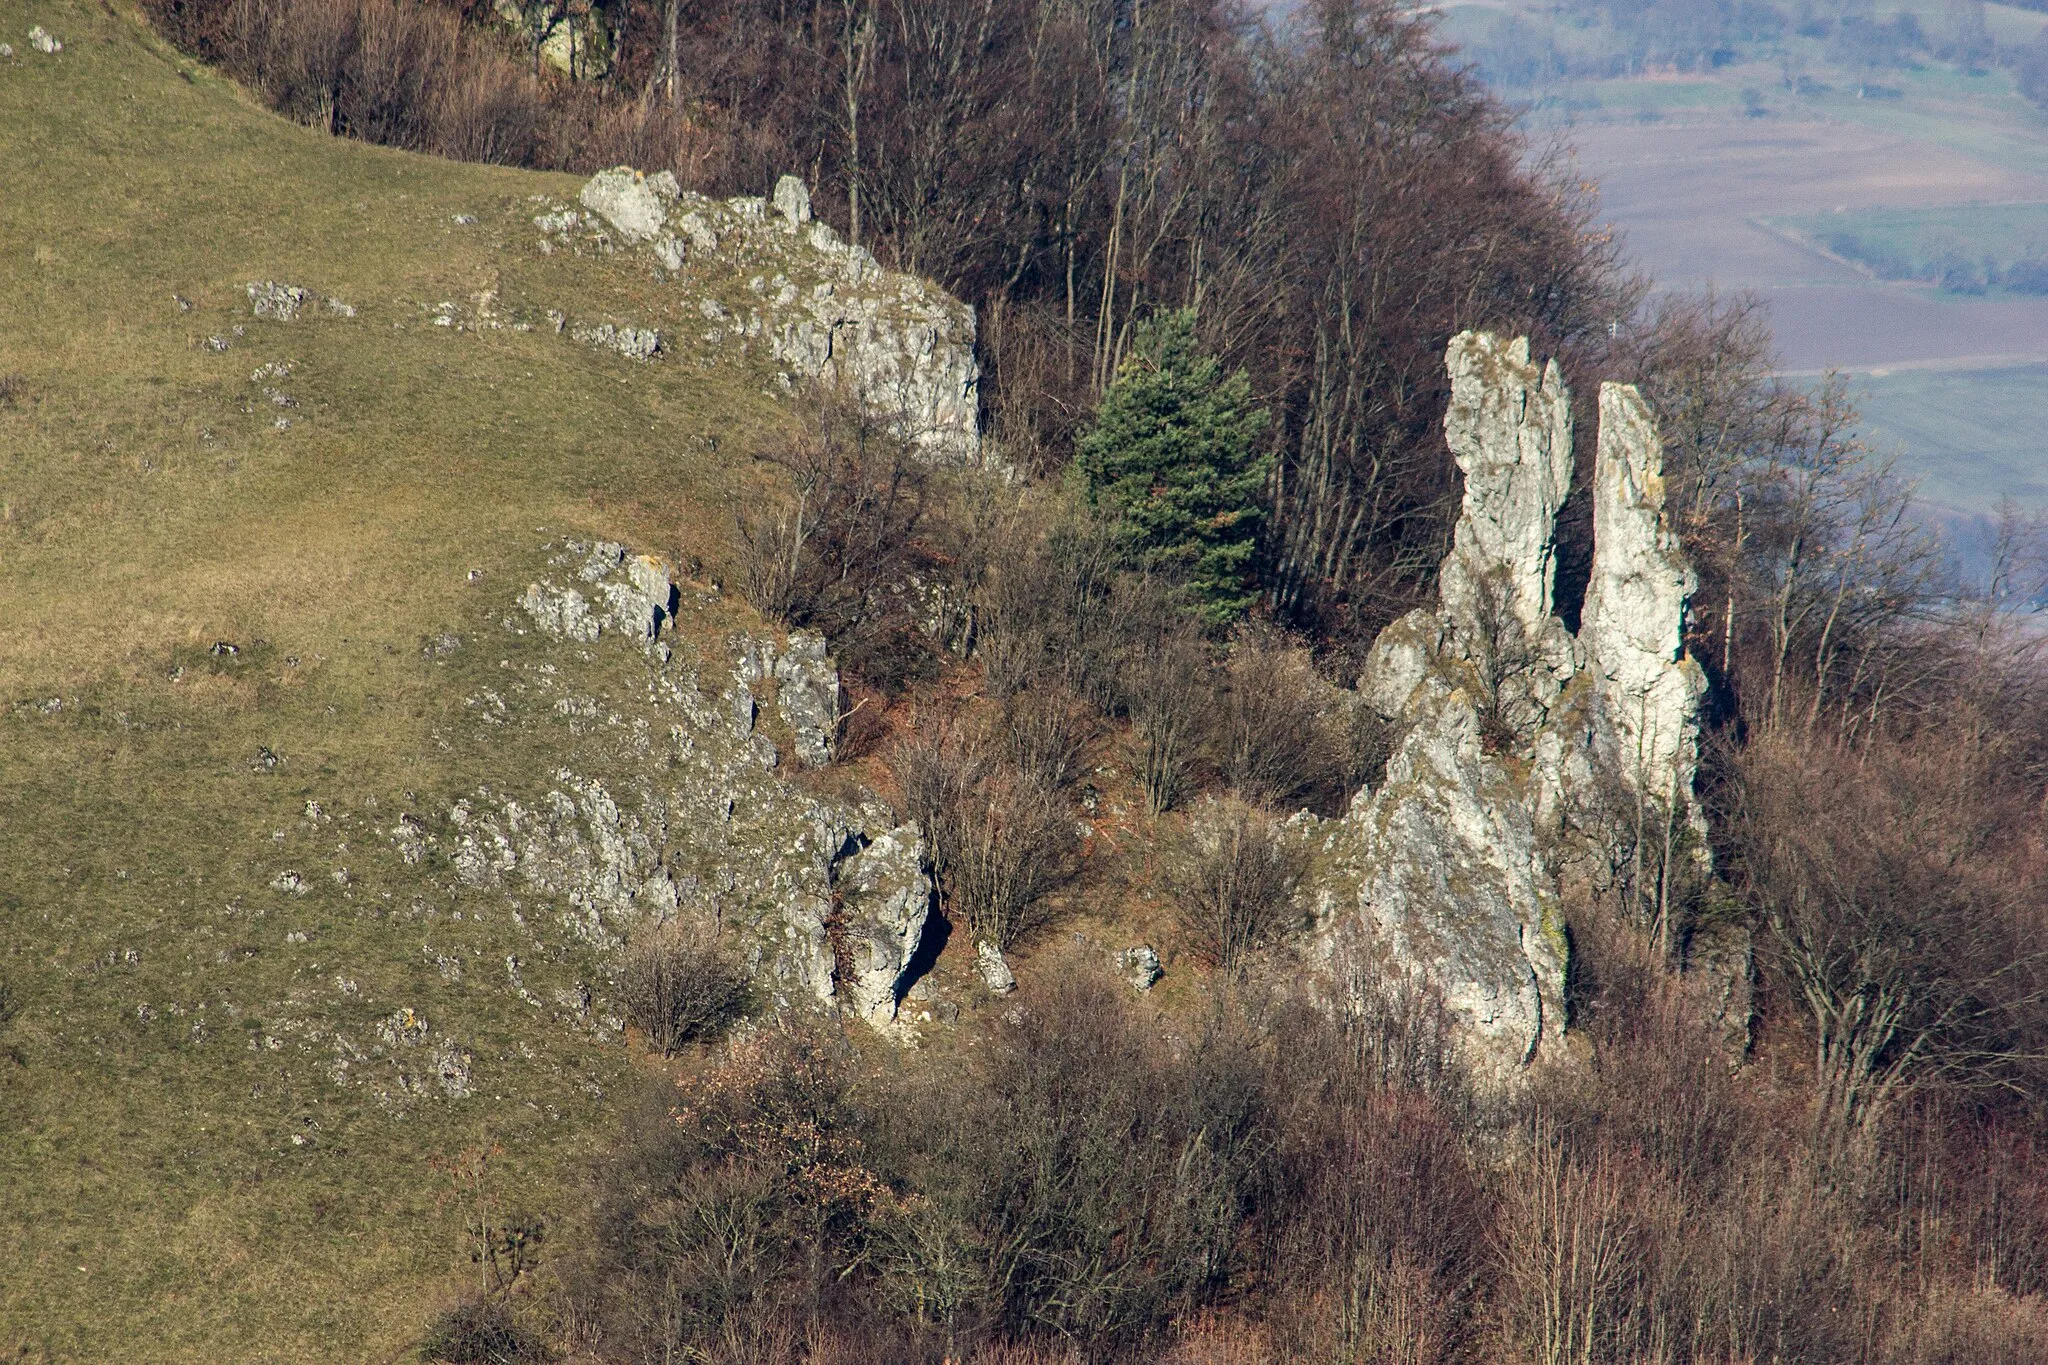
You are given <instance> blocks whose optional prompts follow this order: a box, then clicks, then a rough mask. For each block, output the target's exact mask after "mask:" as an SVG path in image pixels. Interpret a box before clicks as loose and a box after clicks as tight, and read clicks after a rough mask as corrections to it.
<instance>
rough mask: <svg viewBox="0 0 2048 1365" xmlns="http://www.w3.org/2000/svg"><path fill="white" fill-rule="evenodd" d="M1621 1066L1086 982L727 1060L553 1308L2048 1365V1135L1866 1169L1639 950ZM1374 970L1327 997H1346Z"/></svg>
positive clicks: (641, 1133)
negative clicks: (912, 1028) (900, 1036)
mask: <svg viewBox="0 0 2048 1365" xmlns="http://www.w3.org/2000/svg"><path fill="white" fill-rule="evenodd" d="M1596 951H1598V952H1599V953H1600V954H1601V957H1602V961H1601V967H1602V970H1603V971H1604V972H1605V974H1606V978H1607V982H1608V985H1607V987H1606V989H1605V990H1604V991H1603V993H1602V996H1601V999H1600V1010H1599V1012H1598V1019H1599V1022H1598V1024H1597V1025H1596V1026H1595V1027H1597V1029H1598V1032H1599V1043H1600V1047H1599V1051H1598V1055H1597V1060H1596V1061H1595V1062H1593V1063H1592V1064H1590V1065H1587V1066H1584V1067H1580V1068H1577V1069H1575V1070H1572V1071H1569V1072H1565V1073H1561V1074H1559V1075H1557V1076H1554V1077H1551V1078H1549V1079H1547V1080H1546V1081H1544V1082H1543V1083H1541V1084H1540V1085H1538V1086H1537V1087H1536V1088H1535V1090H1534V1091H1533V1092H1532V1093H1530V1094H1529V1095H1527V1096H1525V1097H1522V1098H1519V1099H1516V1100H1513V1101H1504V1100H1500V1099H1498V1098H1496V1099H1485V1098H1483V1097H1481V1096H1480V1095H1478V1094H1476V1093H1475V1091H1474V1090H1473V1088H1472V1087H1471V1085H1470V1084H1469V1082H1468V1081H1467V1079H1466V1078H1465V1077H1464V1076H1463V1075H1462V1073H1461V1072H1460V1071H1459V1069H1458V1067H1457V1064H1456V1059H1455V1056H1454V1054H1453V1053H1452V1051H1451V1050H1450V1048H1449V1047H1448V1043H1447V1039H1448V1035H1447V1032H1446V1030H1445V1028H1444V1027H1443V1021H1442V1015H1441V1010H1440V1006H1439V1005H1438V1004H1437V1002H1435V1001H1434V1000H1433V999H1432V998H1431V997H1429V996H1428V995H1427V994H1426V993H1424V992H1420V991H1416V990H1413V989H1407V990H1385V989H1383V990H1380V991H1378V992H1377V993H1374V992H1372V991H1368V992H1366V995H1365V997H1364V999H1365V1001H1366V1003H1365V1004H1364V1006H1363V1007H1362V1008H1360V1009H1359V1010H1358V1011H1356V1012H1353V1013H1349V1014H1332V1013H1330V1012H1328V1011H1327V1010H1325V1009H1322V1008H1320V1007H1317V1006H1315V1005H1313V1004H1311V1003H1310V1002H1309V1000H1308V998H1307V992H1301V991H1296V990H1293V989H1280V988H1277V987H1274V986H1271V985H1267V984H1261V983H1258V982H1253V983H1252V984H1250V985H1249V986H1247V987H1246V988H1245V989H1243V990H1241V991H1240V992H1238V993H1235V994H1232V995H1229V996H1226V997H1219V998H1218V999H1217V1000H1216V1001H1215V1002H1213V1005H1212V1007H1210V1008H1208V1009H1207V1010H1206V1011H1205V1012H1202V1013H1199V1014H1198V1015H1197V1017H1195V1018H1193V1019H1180V1020H1169V1019H1167V1018H1164V1017H1162V1016H1160V1015H1158V1014H1156V1013H1154V1011H1153V1010H1152V1009H1151V1007H1150V1006H1149V1005H1148V1004H1147V1003H1146V1002H1145V1001H1144V999H1143V998H1142V997H1138V996H1136V995H1135V994H1134V993H1133V992H1131V991H1130V989H1129V988H1128V987H1127V986H1125V985H1124V984H1123V983H1122V982H1120V981H1116V980H1114V979H1108V978H1103V977H1099V976H1097V975H1095V974H1094V972H1093V971H1092V969H1091V968H1090V966H1089V965H1088V964H1087V963H1083V962H1075V963H1072V964H1069V965H1068V966H1067V967H1066V969H1065V970H1062V971H1061V972H1059V973H1057V974H1054V975H1053V976H1051V977H1050V978H1049V979H1048V983H1047V984H1046V985H1045V986H1044V987H1043V988H1041V989H1038V990H1035V991H1034V992H1032V993H1031V994H1030V995H1029V997H1028V998H1024V999H1023V1000H1022V1003H1021V1004H1019V1005H1018V1006H1016V1007H1015V1008H1013V1009H1009V1010H1006V1011H1004V1012H1001V1013H996V1012H991V1013H989V1014H988V1015H986V1016H985V1017H984V1018H983V1019H982V1021H981V1022H980V1023H979V1024H977V1025H976V1026H974V1027H973V1029H972V1031H971V1032H970V1033H969V1034H968V1036H966V1037H964V1038H962V1039H960V1040H959V1041H958V1043H957V1045H954V1046H947V1047H944V1048H939V1049H932V1048H927V1049H924V1050H920V1051H916V1052H910V1053H903V1052H899V1051H896V1050H893V1049H888V1048H886V1047H871V1048H862V1047H860V1046H857V1045H855V1044H854V1043H852V1042H849V1041H847V1040H842V1039H841V1038H840V1037H838V1036H837V1035H835V1034H832V1033H828V1032H820V1031H817V1030H815V1029H813V1028H810V1027H807V1026H803V1025H795V1024H792V1025H788V1026H785V1027H777V1028H772V1029H769V1030H765V1031H763V1032H760V1033H757V1034H755V1035H753V1036H751V1037H749V1038H747V1039H745V1040H743V1041H739V1042H735V1043H732V1044H729V1045H727V1046H726V1047H724V1048H722V1049H721V1050H719V1051H718V1052H716V1053H715V1054H713V1055H710V1056H708V1057H706V1058H704V1059H703V1063H702V1065H701V1066H700V1067H698V1068H696V1069H694V1070H693V1071H691V1072H690V1073H689V1074H688V1075H686V1076H685V1077H684V1078H683V1079H681V1080H680V1081H679V1082H677V1083H676V1087H675V1089H673V1090H672V1091H670V1092H669V1093H667V1094H665V1095H657V1096H656V1097H655V1101H654V1102H653V1103H652V1104H651V1105H650V1106H649V1107H648V1109H647V1110H646V1111H645V1112H644V1115H643V1116H642V1117H641V1118H640V1119H638V1120H636V1121H634V1122H633V1123H632V1124H631V1125H629V1131H628V1133H627V1134H626V1136H625V1139H624V1140H623V1142H622V1143H621V1145H620V1146H619V1147H618V1149H617V1150H616V1151H615V1153H614V1154H613V1156H612V1157H611V1158H610V1159H609V1160H608V1162H607V1163H606V1164H605V1165H604V1166H603V1167H602V1169H601V1172H600V1173H599V1174H598V1175H597V1176H596V1177H595V1180H596V1184H595V1191H594V1194H593V1197H592V1200H591V1207H592V1209H593V1213H592V1215H591V1218H590V1221H589V1225H588V1226H587V1227H586V1228H584V1229H583V1240H582V1241H581V1242H580V1243H579V1246H580V1248H581V1249H580V1250H579V1251H578V1252H577V1253H576V1254H575V1255H573V1256H570V1257H568V1258H566V1259H565V1260H563V1261H562V1262H561V1263H559V1264H558V1266H557V1268H556V1270H557V1276H556V1281H555V1285H556V1288H555V1289H554V1291H553V1293H552V1294H550V1295H537V1296H535V1297H534V1298H532V1299H530V1300H528V1301H527V1303H526V1305H525V1306H524V1307H523V1309H522V1312H523V1313H524V1315H525V1316H526V1318H527V1319H528V1320H530V1321H532V1322H534V1323H537V1324H540V1323H552V1324H553V1325H554V1329H555V1330H556V1331H557V1332H558V1333H561V1332H569V1331H573V1333H574V1338H575V1340H576V1344H577V1345H578V1346H580V1347H581V1348H582V1349H584V1350H586V1351H588V1352H590V1353H591V1354H592V1355H593V1356H594V1357H596V1358H598V1359H619V1360H628V1359H630V1360H649V1359H678V1358H681V1359H698V1360H706V1361H718V1362H725V1361H732V1362H738V1361H748V1362H781V1361H788V1362H796V1361H807V1362H827V1361H830V1362H844V1365H853V1363H854V1362H867V1361H875V1362H880V1361H889V1362H918V1361H929V1362H933V1365H936V1363H937V1362H939V1361H942V1360H952V1361H968V1360H973V1361H983V1362H989V1363H990V1365H994V1362H1019V1361H1026V1360H1029V1361H1046V1362H1053V1361H1072V1362H1081V1361H1104V1362H1106V1361H1124V1360H1129V1361H1141V1360H1142V1361H1171V1362H1180V1363H1181V1365H1223V1363H1224V1362H1232V1363H1233V1365H1262V1363H1263V1362H1274V1363H1275V1365H1277V1362H1281V1361H1312V1360H1331V1361H1335V1360H1344V1361H1353V1360H1375V1361H1380V1360H1384V1361H1404V1362H1453V1361H1467V1360H1525V1359H1526V1360H1570V1361H1580V1362H1624V1361H1626V1362H1635V1361H1642V1360H1646V1359H1650V1360H1654V1359H1665V1360H1698V1361H1710V1360H1711V1361H1720V1360H1726V1361H1735V1360H1762V1359H1778V1360H1814V1361H1818V1360H1830V1361H1871V1362H1878V1361H1883V1362H1897V1363H1898V1365H1906V1362H1936V1361H1941V1362H1963V1361H1971V1362H1977V1361H1982V1362H2012V1365H2019V1362H2022V1361H2025V1360H2030V1359H2038V1358H2039V1354H2040V1352H2041V1351H2043V1350H2044V1349H2048V1313H2043V1312H2042V1310H2041V1307H2040V1301H2039V1298H2038V1296H2039V1295H2040V1294H2041V1293H2042V1291H2043V1290H2044V1289H2048V1259H2044V1257H2043V1256H2042V1254H2041V1247H2042V1246H2043V1245H2048V1241H2044V1239H2048V1199H2044V1198H2043V1196H2042V1191H2043V1190H2044V1189H2048V1185H2044V1183H2043V1178H2044V1177H2048V1152H2043V1151H2042V1150H2041V1149H2040V1147H2039V1146H2038V1145H2037V1143H2035V1142H2034V1141H2032V1140H2030V1139H2029V1138H2028V1137H2027V1136H2026V1134H2025V1131H2024V1129H2023V1128H2020V1127H2016V1126H2013V1125H2011V1124H2010V1123H2006V1122H2002V1121H1999V1120H1996V1119H1988V1118H1987V1117H1986V1116H1985V1115H1984V1114H1983V1113H1982V1112H1981V1111H1976V1110H1972V1109H1970V1108H1968V1107H1967V1106H1965V1107H1962V1108H1958V1107H1956V1106H1955V1104H1954V1103H1953V1102H1952V1101H1950V1100H1943V1099H1938V1098H1936V1097H1934V1096H1932V1095H1929V1096H1925V1097H1923V1098H1922V1099H1921V1100H1919V1101H1916V1102H1915V1103H1914V1104H1912V1105H1910V1106H1908V1107H1907V1108H1906V1109H1904V1110H1902V1111H1901V1112H1900V1114H1899V1115H1898V1116H1897V1117H1896V1118H1895V1120H1894V1121H1893V1122H1892V1123H1890V1124H1888V1125H1887V1126H1886V1128H1885V1129H1884V1131H1883V1133H1882V1135H1881V1136H1880V1137H1878V1138H1877V1139H1876V1140H1874V1141H1873V1142H1872V1144H1871V1145H1870V1147H1869V1148H1868V1149H1867V1151H1866V1152H1865V1154H1864V1156H1863V1159H1862V1160H1861V1162H1859V1163H1858V1165H1857V1166H1856V1167H1855V1168H1854V1169H1853V1170H1849V1171H1844V1170H1842V1169H1841V1168H1839V1167H1833V1166H1830V1165H1829V1164H1827V1162H1826V1161H1825V1160H1824V1159H1823V1158H1822V1156H1821V1154H1820V1153H1819V1152H1818V1150H1817V1149H1816V1148H1815V1147H1814V1146H1812V1145H1811V1144H1809V1143H1808V1142H1807V1141H1806V1139H1805V1137H1804V1134H1803V1133H1802V1132H1801V1129H1800V1127H1799V1125H1798V1124H1796V1123H1793V1122H1788V1115H1787V1113H1786V1112H1785V1110H1786V1107H1787V1105H1788V1103H1790V1102H1791V1101H1790V1098H1789V1097H1788V1096H1786V1095H1783V1094H1778V1093H1773V1092H1772V1091H1771V1090H1770V1089H1768V1088H1766V1087H1758V1086H1750V1085H1747V1084H1745V1083H1744V1082H1743V1081H1742V1079H1741V1078H1740V1077H1739V1076H1738V1075H1736V1074H1735V1073H1733V1072H1732V1071H1731V1069H1730V1066H1729V1054H1728V1052H1727V1051H1726V1047H1725V1041H1724V1040H1723V1039H1722V1038H1721V1037H1720V1036H1719V1035H1718V1034H1717V1033H1716V1032H1715V1031H1714V1030H1713V1028H1712V1027H1711V1026H1710V1025H1709V1024H1708V1023H1707V1022H1706V1011H1705V1010H1704V1009H1703V1008H1702V1004H1703V1002H1702V1001H1700V1000H1698V999H1696V998H1694V997H1692V996H1691V995H1689V994H1688V993H1687V988H1686V987H1684V986H1683V985H1682V984H1680V983H1674V982H1673V981H1672V980H1670V979H1669V978H1668V976H1666V975H1665V974H1664V972H1663V970H1662V967H1661V964H1660V962H1659V961H1658V960H1657V959H1656V957H1655V954H1654V950H1653V948H1652V947H1651V945H1648V944H1647V943H1645V942H1643V941H1641V940H1639V939H1637V938H1634V937H1632V936H1631V935H1630V934H1629V932H1628V931H1626V930H1625V929H1623V930H1613V931H1612V932H1610V933H1609V934H1607V936H1605V937H1603V938H1602V939H1601V941H1600V943H1599V944H1598V945H1597V947H1596ZM1341 984H1342V983H1328V982H1326V983H1322V988H1323V989H1333V988H1337V987H1338V986H1339V985H1341Z"/></svg>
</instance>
